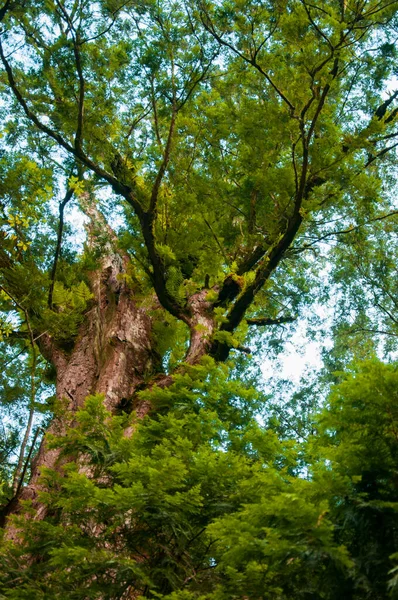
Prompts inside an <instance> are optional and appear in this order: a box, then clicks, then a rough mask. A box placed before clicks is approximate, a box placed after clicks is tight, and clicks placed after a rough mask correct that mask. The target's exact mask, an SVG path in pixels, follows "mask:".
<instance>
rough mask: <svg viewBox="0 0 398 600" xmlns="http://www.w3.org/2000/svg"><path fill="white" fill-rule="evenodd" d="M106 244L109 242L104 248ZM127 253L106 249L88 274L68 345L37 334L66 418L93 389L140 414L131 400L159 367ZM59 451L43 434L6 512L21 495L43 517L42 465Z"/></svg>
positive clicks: (139, 405)
mask: <svg viewBox="0 0 398 600" xmlns="http://www.w3.org/2000/svg"><path fill="white" fill-rule="evenodd" d="M108 250H109V248H108ZM127 266H128V258H127V257H126V256H122V255H121V254H119V253H118V252H110V253H109V255H108V256H106V257H105V258H103V259H102V261H101V267H100V268H99V269H98V270H97V271H95V272H94V273H93V274H92V277H91V288H92V292H93V296H94V297H93V300H92V302H91V304H92V306H91V308H90V309H89V310H88V311H87V312H86V314H85V315H84V321H83V323H82V325H81V327H80V331H79V334H78V336H77V338H76V340H75V341H74V345H73V348H72V350H71V351H69V352H68V351H66V350H65V349H63V348H62V345H60V344H59V343H58V342H57V341H56V340H53V339H52V338H51V337H50V336H49V335H43V336H42V337H41V338H40V349H41V351H42V353H43V355H44V356H46V358H48V360H50V361H51V362H52V363H53V365H54V366H55V368H56V374H57V377H56V395H57V399H58V400H60V401H62V402H63V403H64V404H65V405H66V411H67V419H66V420H67V421H68V422H70V420H71V418H72V419H73V414H74V413H75V412H76V410H77V409H79V408H80V407H82V406H83V403H84V400H85V398H86V397H87V396H89V395H91V394H103V396H104V404H105V407H106V409H107V410H109V411H110V412H112V413H114V412H115V411H117V410H118V409H119V408H120V409H122V408H123V409H126V408H127V409H130V410H131V409H135V410H136V411H137V414H138V416H140V417H143V416H144V415H145V414H146V413H147V412H148V410H149V408H150V407H149V405H148V403H147V402H139V401H136V402H135V403H133V399H134V396H135V393H136V391H137V390H138V389H140V388H142V387H143V385H144V382H145V381H148V380H150V379H151V378H153V376H154V375H155V374H156V373H157V372H158V371H159V370H160V366H161V365H160V357H159V355H158V354H157V352H156V350H154V348H153V341H152V319H151V317H150V316H149V315H148V312H149V311H148V308H147V307H146V308H142V307H140V306H139V304H138V303H137V301H136V299H135V297H134V291H133V290H132V289H131V288H130V287H129V286H128V284H127V282H126V277H125V275H126V269H127ZM66 426H67V425H66V424H65V423H64V422H63V420H62V419H59V418H58V419H54V421H53V422H52V424H51V425H50V427H49V430H48V431H49V433H53V434H57V435H60V434H61V435H62V433H63V432H65V429H66ZM58 463H59V451H58V450H54V449H49V448H48V447H47V444H46V439H45V438H44V439H43V441H42V444H41V447H40V449H39V452H38V454H37V456H36V457H35V460H34V465H33V468H32V476H31V480H30V482H29V484H28V485H27V486H26V487H23V488H22V489H21V490H20V493H19V495H18V498H14V499H13V500H12V501H11V502H10V504H9V506H8V507H7V510H6V513H7V514H9V513H11V512H16V511H18V507H19V504H20V500H27V499H30V500H32V501H33V505H34V506H35V508H36V511H37V518H43V516H44V514H45V509H44V507H43V505H41V504H40V502H39V501H38V500H37V497H38V492H39V491H40V480H39V478H40V470H41V468H42V467H48V468H57V466H58ZM11 535H13V534H12V532H11Z"/></svg>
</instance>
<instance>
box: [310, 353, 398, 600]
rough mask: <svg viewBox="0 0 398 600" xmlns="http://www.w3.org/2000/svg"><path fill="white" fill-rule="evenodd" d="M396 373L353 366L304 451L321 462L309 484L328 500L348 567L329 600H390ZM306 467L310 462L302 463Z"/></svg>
mask: <svg viewBox="0 0 398 600" xmlns="http://www.w3.org/2000/svg"><path fill="white" fill-rule="evenodd" d="M397 384H398V370H397V365H396V363H395V364H383V363H381V362H379V361H378V360H376V359H374V360H372V361H368V362H365V363H360V364H358V365H354V367H353V368H352V370H351V373H348V374H347V375H346V376H344V379H343V381H342V382H341V383H339V384H338V385H336V386H335V387H334V388H333V390H332V392H331V394H330V397H329V402H328V405H327V406H326V408H325V410H324V412H323V413H322V414H321V415H320V417H319V419H318V427H319V432H318V436H317V437H316V438H313V440H312V442H311V447H313V448H314V449H315V450H316V454H318V456H321V457H322V461H323V464H322V463H318V466H317V467H315V471H314V477H315V480H318V481H319V483H320V484H321V486H323V488H324V490H325V492H326V496H327V497H328V498H329V499H330V504H331V518H332V520H333V522H334V523H335V524H336V536H337V539H338V540H340V542H341V543H344V544H345V545H346V546H347V549H348V550H349V552H350V553H351V556H352V558H353V560H354V568H353V571H352V575H351V580H348V581H343V582H338V580H336V582H335V584H334V590H335V591H334V595H333V596H332V597H333V598H336V599H337V598H341V597H342V596H344V595H349V597H350V598H354V599H358V600H359V599H364V598H369V599H371V598H372V599H376V598H377V599H380V600H382V599H384V598H386V597H387V596H388V591H390V593H391V596H392V597H394V598H396V597H397V596H396V594H397V588H396V582H395V580H394V579H393V580H392V582H391V585H390V586H388V580H389V579H390V577H389V572H390V570H391V569H392V567H393V563H392V562H391V560H390V559H393V558H394V555H395V554H396V548H397V542H396V531H397V523H398V520H397V519H398V516H397V512H398V495H397V486H396V466H397V459H398V455H397V453H398V438H397V434H396V432H397V425H398V403H397V389H398V388H397ZM313 460H314V455H312V456H311V458H310V461H313Z"/></svg>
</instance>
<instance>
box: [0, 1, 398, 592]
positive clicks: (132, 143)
mask: <svg viewBox="0 0 398 600" xmlns="http://www.w3.org/2000/svg"><path fill="white" fill-rule="evenodd" d="M0 17H1V20H2V27H3V30H2V34H1V45H0V58H1V61H2V64H3V74H2V83H1V85H2V95H3V105H2V111H3V115H4V132H3V138H2V139H3V143H4V153H3V155H2V157H1V169H2V173H3V182H2V184H1V186H2V189H1V192H2V196H1V198H2V199H1V205H0V208H1V225H2V240H3V246H2V248H1V250H0V267H1V280H0V285H1V291H2V295H1V309H2V314H3V315H4V319H5V320H4V323H3V324H2V330H3V332H4V336H5V337H4V339H5V342H4V343H7V345H8V346H9V347H11V350H7V353H9V352H11V354H10V355H9V359H10V360H12V358H13V357H14V356H15V355H16V354H17V353H18V352H21V354H22V355H23V356H25V361H26V362H25V364H26V369H27V373H28V376H27V380H26V386H25V387H26V390H27V396H26V397H27V401H26V405H27V410H28V413H29V415H30V417H29V419H28V426H27V429H26V435H25V436H24V440H23V443H22V447H21V452H20V457H19V458H20V460H19V461H18V464H19V466H18V467H17V471H16V476H14V485H13V486H12V487H13V493H11V494H9V496H11V497H10V498H9V502H8V505H7V506H6V509H5V513H10V512H13V511H15V510H19V507H20V501H21V500H26V499H30V500H31V501H32V503H33V504H32V506H33V507H34V510H35V511H36V514H37V515H40V517H41V518H43V517H44V516H45V515H46V514H47V511H48V508H47V507H46V503H45V502H44V500H43V498H44V496H43V494H42V495H41V496H39V492H40V491H43V488H42V486H43V483H40V479H39V473H40V470H41V471H43V469H44V468H47V469H54V468H55V470H56V472H57V470H58V471H60V472H61V471H62V460H67V459H66V457H65V458H64V459H63V458H62V456H63V455H62V452H61V451H60V448H59V442H57V443H56V444H55V445H54V444H53V445H52V446H51V447H50V446H49V444H48V443H47V442H46V441H45V440H44V441H43V442H42V444H41V446H40V449H39V450H38V452H37V455H36V457H35V460H34V462H33V463H32V464H31V463H30V462H29V461H30V454H31V452H30V450H29V449H28V444H29V443H31V442H32V435H33V429H34V413H35V411H36V409H37V408H38V407H39V408H40V410H44V411H45V410H46V409H47V410H50V411H52V410H53V409H54V402H53V400H52V399H51V397H50V399H46V394H47V393H46V391H45V388H43V387H39V385H38V384H39V380H40V381H41V379H42V376H41V375H42V373H43V374H44V373H46V377H47V376H50V377H51V371H53V376H54V377H55V384H56V397H57V402H58V403H61V404H63V405H65V402H66V407H65V406H64V411H59V410H58V409H57V410H58V412H57V411H56V412H57V414H58V417H57V418H56V419H54V420H53V421H52V423H51V425H50V426H49V429H48V433H49V434H50V435H55V434H56V436H57V437H58V438H60V437H61V438H62V437H64V438H65V440H68V439H73V435H74V433H73V431H74V416H75V415H76V414H80V415H82V414H84V409H83V406H84V401H85V399H86V398H87V397H88V396H90V395H94V396H95V397H96V398H98V397H101V398H103V408H104V410H106V411H109V412H110V413H111V414H112V415H115V416H117V415H118V414H119V413H120V412H122V411H125V412H128V413H130V412H132V411H135V414H136V415H138V417H140V418H142V417H144V416H145V415H147V414H148V413H149V412H151V411H152V413H153V412H155V413H156V406H155V405H154V397H156V393H159V394H160V393H161V392H160V391H159V390H165V389H167V388H168V387H169V386H171V385H172V384H173V382H174V383H175V381H176V378H177V379H178V377H184V375H185V374H186V373H189V372H190V371H189V369H191V368H199V365H201V361H203V360H204V361H205V364H208V363H206V360H208V359H209V358H210V359H212V360H214V361H215V362H216V363H222V362H225V361H227V359H228V358H229V356H230V353H231V350H234V351H238V352H241V351H243V352H245V351H246V352H247V351H248V348H247V346H246V344H247V341H246V339H247V337H249V338H250V334H248V328H249V327H250V326H251V327H256V326H257V327H264V326H265V327H278V326H280V325H281V324H283V323H286V322H289V321H292V320H294V318H295V317H296V316H297V314H298V313H299V312H300V310H302V307H308V306H309V305H310V298H311V296H312V295H313V293H314V290H313V288H311V287H310V284H311V280H312V277H311V275H309V271H310V270H311V269H312V270H313V271H317V270H318V271H319V269H320V264H319V262H317V259H316V256H315V258H314V257H313V254H312V251H313V250H314V248H316V244H317V243H320V242H321V241H323V240H325V239H335V238H336V237H337V238H338V237H339V236H340V235H341V228H344V229H347V228H348V229H350V228H351V229H355V227H356V226H357V225H361V223H362V222H363V220H364V219H366V221H367V222H368V221H369V222H370V223H371V222H375V223H379V222H380V220H381V219H383V220H384V219H386V218H387V217H388V216H391V215H393V214H395V213H394V211H393V210H392V208H391V206H390V200H389V196H388V194H387V193H385V190H384V189H383V181H386V176H387V175H388V174H389V173H388V165H389V161H390V160H391V157H394V156H395V147H396V142H395V137H396V132H395V130H394V129H395V118H396V115H397V112H398V109H397V108H395V100H396V98H397V97H398V92H397V91H393V92H390V93H386V89H387V87H386V86H387V82H388V81H389V78H390V77H391V75H392V74H393V73H394V70H395V69H396V55H395V49H394V45H393V40H394V35H395V33H394V32H395V28H396V25H397V23H396V4H395V3H394V2H365V3H361V4H358V3H355V2H347V3H341V2H334V1H331V2H325V3H323V4H322V6H320V5H312V4H311V5H310V4H308V3H306V2H304V1H302V2H285V3H280V2H269V3H256V2H244V3H236V4H235V3H232V4H231V3H228V2H225V3H223V4H222V3H220V4H214V5H213V4H211V3H202V2H198V3H195V2H192V3H189V2H187V3H185V4H183V5H181V4H178V5H177V4H174V3H172V2H162V3H154V2H151V1H149V2H143V3H141V4H136V3H130V2H127V3H119V2H113V1H112V2H97V3H86V2H76V3H72V2H71V3H69V2H66V3H63V2H58V1H56V2H45V3H42V2H29V3H26V4H24V3H19V2H13V1H12V0H10V1H8V0H7V2H6V3H5V5H4V6H3V8H2V9H1V11H0ZM57 203H58V222H57V221H56V219H55V217H54V214H53V213H54V208H56V206H57ZM72 205H73V206H74V210H79V211H80V212H81V214H84V215H85V218H86V221H87V223H88V224H87V238H86V242H85V245H84V248H83V249H82V250H79V248H77V247H76V245H74V243H73V236H72V235H69V232H68V223H67V219H66V218H65V215H66V211H68V210H69V209H70V207H71V206H72ZM331 223H332V226H331ZM336 224H337V227H338V229H336V228H335V225H336ZM370 230H371V229H369V231H370ZM366 231H368V229H366ZM7 357H8V355H7ZM7 359H8V358H7ZM47 363H48V364H47ZM10 364H12V365H15V363H12V362H11V363H10ZM201 373H202V376H203V377H204V379H206V375H204V374H203V372H202V371H201ZM153 389H155V390H158V391H157V392H156V393H155V392H154V393H155V396H153V394H152V392H151V390H153ZM47 395H48V394H47ZM55 404H57V403H55ZM40 405H41V406H40ZM77 411H79V412H77ZM82 411H83V413H82ZM160 415H161V411H160V412H159V418H160ZM131 427H132V426H131V424H130V425H129V427H128V429H127V436H128V435H132V438H133V439H134V434H132V430H131ZM134 427H136V425H134ZM71 428H72V430H71ZM76 431H78V428H77V429H76ZM170 435H172V433H170ZM173 435H174V434H173ZM71 436H72V437H71ZM46 439H47V438H46ZM48 439H50V437H48ZM34 441H35V439H34ZM120 443H121V442H120ZM134 443H136V442H133V444H134ZM137 443H138V442H137ZM209 443H210V441H209ZM61 446H62V443H61ZM80 460H82V461H83V463H84V459H83V458H82V457H80ZM83 463H82V465H81V468H82V469H83ZM29 464H31V467H28V465H29ZM28 468H31V477H30V482H29V484H28V485H24V478H25V477H26V471H27V469H28ZM165 468H166V467H165ZM297 485H299V484H297ZM50 504H51V503H50ZM307 517H308V518H309V519H310V520H311V519H312V521H311V522H313V517H314V515H312V516H311V515H308V514H307ZM209 518H210V517H209ZM326 538H327V539H326ZM328 539H329V538H328V535H327V532H325V538H324V543H325V544H326V545H328V544H329V541H328ZM253 560H254V562H255V559H253ZM341 560H343V558H341ZM343 562H344V560H343ZM126 568H127V567H126ZM187 577H188V575H187ZM159 586H160V587H159V589H160V590H162V589H163V588H162V586H161V584H159ZM165 589H166V588H165ZM170 589H171V591H172V588H167V590H166V592H167V593H169V590H170ZM140 591H141V593H142V588H141V589H140ZM155 591H156V590H155ZM54 593H55V592H54ZM57 593H58V592H57ZM60 593H62V592H60ZM82 593H83V592H82ZM109 593H110V592H109ZM118 593H119V592H118ZM126 593H127V592H126ZM151 593H152V592H151ZM154 593H155V592H154ZM159 593H162V592H159ZM170 593H171V592H170ZM220 593H221V592H220ZM254 593H255V592H253V594H254ZM38 597H39V596H38ZM78 597H80V596H78ZM94 597H95V596H94ZM118 597H119V596H118ZM253 597H255V596H253Z"/></svg>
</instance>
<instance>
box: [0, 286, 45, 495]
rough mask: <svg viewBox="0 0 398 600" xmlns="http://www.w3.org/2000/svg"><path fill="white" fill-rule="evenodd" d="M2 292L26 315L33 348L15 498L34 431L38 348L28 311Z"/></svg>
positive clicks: (1, 288) (14, 491) (15, 482)
mask: <svg viewBox="0 0 398 600" xmlns="http://www.w3.org/2000/svg"><path fill="white" fill-rule="evenodd" d="M0 290H2V291H3V292H4V293H5V294H7V296H8V297H9V298H10V299H11V300H12V302H13V303H14V304H15V305H16V306H17V308H19V310H21V311H22V312H23V314H24V315H25V322H26V326H27V328H28V332H29V338H30V345H31V348H32V366H31V369H30V398H29V417H28V423H27V426H26V430H25V434H24V437H23V440H22V444H21V449H20V452H19V458H18V463H17V466H16V468H15V472H14V478H13V484H12V489H13V493H14V496H15V495H16V493H17V490H19V489H20V487H21V485H22V483H21V472H22V468H23V464H24V458H25V450H26V446H27V444H28V441H29V437H30V433H31V430H32V425H33V417H34V412H35V397H36V382H35V376H36V363H37V354H36V348H35V339H34V335H33V330H32V327H31V324H30V319H29V314H28V311H27V310H26V308H24V306H22V304H21V303H20V302H19V301H18V300H17V299H16V298H15V297H14V296H13V294H11V293H10V292H9V291H8V290H7V289H6V288H5V287H4V286H3V285H1V284H0Z"/></svg>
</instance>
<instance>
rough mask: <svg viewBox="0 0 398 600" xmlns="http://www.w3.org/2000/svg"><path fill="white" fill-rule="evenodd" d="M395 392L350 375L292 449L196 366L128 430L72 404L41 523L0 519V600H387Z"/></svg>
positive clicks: (380, 367) (388, 372)
mask: <svg viewBox="0 0 398 600" xmlns="http://www.w3.org/2000/svg"><path fill="white" fill-rule="evenodd" d="M397 390H398V369H397V366H396V365H386V364H383V363H381V362H379V361H377V360H373V361H368V362H366V363H364V364H361V365H358V366H356V367H355V368H353V369H352V371H351V372H350V373H349V374H348V375H346V376H344V377H343V379H342V381H341V383H340V384H338V385H336V386H335V387H334V388H333V390H332V392H331V394H330V397H329V400H328V404H327V406H326V407H325V409H324V411H323V412H322V413H321V414H319V415H318V416H317V417H316V421H317V423H318V427H319V431H318V434H317V435H316V436H313V437H312V438H311V439H309V440H308V441H307V442H302V443H299V442H295V443H293V442H292V441H287V440H285V441H284V440H283V439H278V436H277V435H276V434H275V432H274V431H272V430H270V429H265V428H264V427H261V426H260V425H259V423H258V421H257V420H256V419H255V413H256V411H257V410H258V402H259V401H260V400H261V399H260V398H259V395H258V393H256V392H255V391H254V390H253V389H250V388H249V389H248V388H247V387H245V386H244V385H242V384H241V383H239V382H238V381H236V380H234V379H233V378H228V373H227V369H226V367H221V368H220V367H216V366H215V365H214V363H212V362H211V361H210V362H208V361H207V362H205V363H204V364H202V365H200V366H197V367H192V368H190V369H188V370H187V371H186V372H185V373H184V374H181V375H179V376H178V377H176V378H175V381H174V383H173V385H172V386H171V387H170V388H168V389H167V390H160V389H154V390H152V391H151V392H150V394H151V396H152V400H153V402H154V404H155V406H156V405H157V406H159V407H161V408H160V409H159V410H158V411H157V412H156V414H155V415H153V416H148V417H146V418H145V419H144V420H143V421H137V419H136V418H135V417H134V415H130V416H127V415H125V414H122V415H119V416H111V415H110V414H109V413H108V412H106V411H105V410H104V407H103V399H102V398H101V397H100V396H90V397H88V398H87V400H86V403H85V406H84V408H83V409H81V410H80V411H79V412H78V413H77V414H76V424H75V426H74V427H73V428H70V429H69V430H68V433H67V434H66V435H65V436H62V437H56V436H54V437H52V438H51V440H50V442H49V443H50V445H51V446H52V447H57V448H61V451H62V454H61V457H62V459H61V460H62V469H61V470H56V471H55V470H50V469H43V473H42V491H41V494H40V499H41V502H42V503H43V505H45V506H46V507H47V508H48V516H47V517H46V519H45V520H35V519H34V513H31V511H30V508H29V502H26V503H25V506H24V511H23V513H22V514H21V515H19V516H15V517H14V520H15V523H16V524H17V527H18V530H19V539H18V542H17V543H15V544H12V543H10V542H9V541H8V542H6V543H5V546H4V549H3V551H2V554H1V573H2V575H1V586H2V587H1V591H2V594H3V595H2V597H4V598H13V599H15V600H16V599H23V598H26V600H28V599H32V600H36V599H37V600H39V599H40V600H41V599H47V598H48V599H49V598H54V599H56V598H59V599H61V598H66V597H67V598H70V599H78V598H81V599H83V598H84V599H86V598H87V599H88V598H98V599H99V598H109V599H111V598H112V599H113V598H115V599H116V598H129V597H130V595H129V592H131V590H135V592H136V593H138V594H139V595H140V597H141V595H142V597H145V598H153V599H155V598H156V599H164V600H166V599H167V600H194V599H195V600H196V599H202V600H227V599H233V598H236V599H238V598H250V599H252V598H253V599H259V600H260V599H265V598H273V599H274V598H275V599H276V598H280V599H286V600H287V599H293V598H297V599H299V598H305V599H308V598H325V599H333V600H337V599H339V598H353V599H358V600H359V599H364V598H369V599H370V598H372V599H375V598H377V599H380V600H381V599H383V598H386V597H387V596H389V595H390V594H391V597H397V596H398V594H397V584H396V577H394V575H393V573H394V571H393V568H394V562H393V560H394V558H398V556H396V557H394V551H396V536H397V510H398V503H397V502H396V498H397V490H396V486H397V480H396V464H397V454H398V437H397V424H398V408H397V407H398V402H397V393H398V392H397ZM262 401H263V402H264V399H262ZM243 414H244V418H243V417H242V415H243ZM57 418H63V417H62V407H59V409H58V417H57ZM127 428H130V432H131V431H133V432H134V433H133V435H130V436H128V437H126V435H125V432H126V429H127ZM303 454H304V455H305V456H306V462H307V464H310V465H311V466H309V467H307V468H305V469H303V468H302V455H303ZM300 457H301V461H300ZM300 462H301V465H300ZM82 464H83V466H82ZM391 555H392V556H391ZM39 556H40V560H37V557H39ZM391 570H392V571H391ZM390 571H391V572H390Z"/></svg>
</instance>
